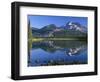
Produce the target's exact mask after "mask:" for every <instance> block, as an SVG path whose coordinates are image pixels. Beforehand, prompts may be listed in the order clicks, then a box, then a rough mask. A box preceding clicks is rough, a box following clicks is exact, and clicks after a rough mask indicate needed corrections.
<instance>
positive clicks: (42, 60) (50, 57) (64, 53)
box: [28, 45, 87, 66]
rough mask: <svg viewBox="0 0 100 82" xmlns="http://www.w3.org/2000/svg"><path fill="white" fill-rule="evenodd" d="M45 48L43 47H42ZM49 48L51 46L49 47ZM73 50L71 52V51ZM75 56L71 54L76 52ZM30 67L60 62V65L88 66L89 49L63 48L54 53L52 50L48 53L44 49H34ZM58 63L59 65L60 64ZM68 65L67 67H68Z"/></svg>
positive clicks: (31, 54)
mask: <svg viewBox="0 0 100 82" xmlns="http://www.w3.org/2000/svg"><path fill="white" fill-rule="evenodd" d="M42 46H43V45H42ZM48 47H49V46H48ZM70 50H71V51H70ZM75 50H77V52H76V53H73V54H69V53H70V52H75ZM78 50H79V51H78ZM28 61H29V62H28V66H41V65H47V64H48V62H49V63H51V64H52V63H54V62H58V63H59V62H60V63H59V64H61V65H64V64H66V63H67V64H68V63H69V64H76V63H78V64H86V63H87V47H86V45H84V47H81V48H74V49H71V48H61V49H55V50H54V51H53V52H50V50H49V51H48V50H47V51H46V50H44V49H42V48H34V47H33V48H32V49H31V50H30V57H29V59H28ZM58 63H57V64H58ZM67 64H66V65H67Z"/></svg>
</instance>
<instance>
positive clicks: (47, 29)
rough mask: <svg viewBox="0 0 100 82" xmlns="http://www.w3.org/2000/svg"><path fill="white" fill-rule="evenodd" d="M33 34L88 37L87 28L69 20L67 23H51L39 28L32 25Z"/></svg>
mask: <svg viewBox="0 0 100 82" xmlns="http://www.w3.org/2000/svg"><path fill="white" fill-rule="evenodd" d="M32 34H33V36H36V37H83V36H84V37H86V35H87V28H86V27H85V26H82V25H81V24H79V23H77V22H70V21H69V22H67V23H66V25H62V26H60V27H57V26H56V25H55V24H50V25H46V26H44V27H42V28H41V29H37V28H35V27H32Z"/></svg>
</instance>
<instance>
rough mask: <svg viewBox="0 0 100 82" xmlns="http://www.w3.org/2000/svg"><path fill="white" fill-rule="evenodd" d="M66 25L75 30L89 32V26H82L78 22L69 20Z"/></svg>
mask: <svg viewBox="0 0 100 82" xmlns="http://www.w3.org/2000/svg"><path fill="white" fill-rule="evenodd" d="M66 27H67V28H68V29H71V30H75V31H80V32H84V33H86V32H87V28H86V27H85V26H82V25H81V24H79V23H77V22H68V23H67V24H66Z"/></svg>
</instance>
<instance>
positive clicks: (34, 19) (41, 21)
mask: <svg viewBox="0 0 100 82" xmlns="http://www.w3.org/2000/svg"><path fill="white" fill-rule="evenodd" d="M28 20H30V25H31V27H35V28H39V29H40V28H42V27H44V26H46V25H49V24H55V25H56V26H63V25H66V23H67V22H69V21H71V22H78V23H80V24H81V25H83V26H85V27H87V24H88V18H87V17H71V16H46V15H44V16H43V15H28Z"/></svg>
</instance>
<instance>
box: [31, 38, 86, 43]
mask: <svg viewBox="0 0 100 82" xmlns="http://www.w3.org/2000/svg"><path fill="white" fill-rule="evenodd" d="M30 40H31V41H32V42H35V41H45V40H82V41H86V39H84V38H81V39H80V38H31V39H30Z"/></svg>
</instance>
